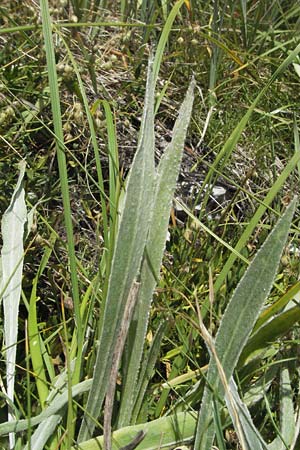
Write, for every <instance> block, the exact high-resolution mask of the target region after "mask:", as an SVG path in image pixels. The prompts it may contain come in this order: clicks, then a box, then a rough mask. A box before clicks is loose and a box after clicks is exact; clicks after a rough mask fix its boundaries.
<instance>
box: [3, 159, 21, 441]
mask: <svg viewBox="0 0 300 450" xmlns="http://www.w3.org/2000/svg"><path fill="white" fill-rule="evenodd" d="M25 166H26V164H25V161H22V162H21V163H20V174H19V179H18V182H17V186H16V188H15V190H14V193H13V195H12V199H11V202H10V205H9V207H8V208H7V210H6V211H5V213H4V215H3V218H2V223H1V229H2V240H3V247H2V251H1V259H2V284H1V291H2V290H4V293H3V308H4V341H5V347H6V352H5V358H6V383H7V395H8V398H9V399H10V400H11V401H12V403H14V386H15V364H16V352H17V335H18V315H19V303H20V297H21V283H22V270H23V255H24V248H23V235H24V225H25V223H26V220H27V210H26V204H25V192H24V189H23V178H24V174H25ZM13 418H14V416H13V414H12V412H11V411H10V410H9V412H8V420H13ZM9 440H10V448H14V444H15V439H14V434H13V433H12V434H10V436H9Z"/></svg>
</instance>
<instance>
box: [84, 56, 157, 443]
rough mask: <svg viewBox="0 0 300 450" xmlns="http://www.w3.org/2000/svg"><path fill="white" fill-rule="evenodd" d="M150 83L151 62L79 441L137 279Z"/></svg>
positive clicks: (148, 165) (149, 184)
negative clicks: (136, 146) (137, 139)
mask: <svg viewBox="0 0 300 450" xmlns="http://www.w3.org/2000/svg"><path fill="white" fill-rule="evenodd" d="M153 111H154V83H153V72H152V62H150V65H149V69H148V79H147V88H146V96H145V108H144V114H143V120H142V127H141V134H140V139H139V144H138V149H137V152H136V154H135V157H134V160H133V163H132V166H131V170H130V173H129V178H128V181H127V185H126V193H125V199H124V207H123V211H122V214H121V218H120V227H119V230H118V235H117V239H116V246H115V252H114V256H113V260H112V267H111V274H110V280H109V286H108V291H107V298H106V300H105V303H104V304H103V306H102V311H101V324H100V330H101V334H100V339H99V347H98V352H97V358H96V364H95V368H94V375H93V384H92V388H91V391H90V395H89V398H88V403H87V412H86V414H85V417H84V420H83V422H82V425H81V429H80V432H79V438H78V439H79V442H82V441H83V440H86V439H87V438H89V437H90V436H91V435H92V433H93V430H94V427H95V425H94V421H93V420H91V416H92V417H94V418H97V417H98V416H99V414H100V412H101V407H102V404H103V400H104V396H105V392H106V388H107V384H108V380H109V375H110V370H111V364H112V354H113V351H114V343H115V342H116V337H117V333H118V329H119V325H120V323H121V319H122V316H123V312H124V306H125V303H126V301H127V298H128V295H129V291H130V288H131V286H132V283H133V281H134V280H135V278H136V277H137V275H138V271H139V267H140V264H141V259H142V256H143V252H144V247H145V243H146V238H147V233H148V227H149V220H150V216H151V210H152V202H153V183H154V112H153Z"/></svg>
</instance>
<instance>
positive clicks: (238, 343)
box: [195, 199, 296, 450]
mask: <svg viewBox="0 0 300 450" xmlns="http://www.w3.org/2000/svg"><path fill="white" fill-rule="evenodd" d="M295 206H296V199H295V200H293V201H292V202H291V204H290V205H289V207H288V208H287V210H286V212H285V214H284V215H283V217H282V218H281V219H280V220H279V221H278V223H277V225H276V227H275V228H274V230H273V231H272V232H271V234H270V235H269V237H268V238H267V240H266V241H265V243H264V244H263V246H262V247H261V249H260V250H259V251H258V252H257V254H256V256H255V258H254V259H253V261H252V263H251V264H250V266H249V268H248V269H247V271H246V273H245V275H244V276H243V278H242V280H241V281H240V283H239V284H238V286H237V288H236V290H235V292H234V294H233V296H232V298H231V300H230V302H229V304H228V306H227V308H226V311H225V313H224V316H223V318H222V320H221V324H220V327H219V330H218V333H217V335H216V342H215V348H216V352H217V355H218V358H219V361H220V364H221V366H222V367H223V370H224V374H225V376H226V379H227V380H229V379H230V378H231V376H232V374H233V371H234V369H235V367H236V364H237V361H238V358H239V356H240V354H241V352H242V350H243V348H244V346H245V344H246V342H247V340H248V338H249V335H250V333H251V331H252V329H253V326H254V324H255V322H256V320H257V317H258V315H259V312H260V310H261V308H262V306H263V303H264V301H265V300H266V298H267V296H268V294H269V292H270V290H271V287H272V285H273V281H274V277H275V275H276V270H277V267H278V264H279V261H280V256H281V253H282V250H283V247H284V245H285V242H286V239H287V236H288V232H289V228H290V224H291V220H292V217H293V214H294V210H295ZM222 392H223V389H222V386H221V382H220V379H219V375H218V369H217V365H216V362H215V360H214V359H211V361H210V364H209V370H208V374H207V385H206V387H205V391H204V394H203V399H202V405H201V409H200V412H199V417H198V423H197V433H196V440H195V449H196V450H204V449H205V450H211V446H212V443H213V439H214V434H215V432H214V425H213V420H212V418H213V413H212V404H213V402H212V400H213V396H214V395H216V396H217V398H220V397H222Z"/></svg>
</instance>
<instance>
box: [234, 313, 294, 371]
mask: <svg viewBox="0 0 300 450" xmlns="http://www.w3.org/2000/svg"><path fill="white" fill-rule="evenodd" d="M299 321H300V308H299V306H295V307H293V308H290V309H288V310H286V311H283V312H282V313H281V314H278V316H276V317H274V318H273V319H272V320H271V321H270V322H268V323H267V324H265V325H264V326H262V327H261V328H259V330H258V331H257V332H256V333H255V334H253V335H252V336H251V338H250V339H249V341H248V342H247V345H246V346H245V348H244V349H243V351H242V353H241V356H240V359H239V366H240V367H241V366H242V365H243V364H244V363H245V362H246V360H247V359H248V358H249V357H250V356H251V355H252V354H253V353H254V352H256V351H257V350H262V349H265V348H267V347H268V346H269V345H270V344H271V343H272V342H274V341H275V340H276V339H278V338H279V337H280V336H282V335H284V334H286V333H287V332H288V331H290V330H291V329H292V327H293V326H294V325H295V323H297V322H299Z"/></svg>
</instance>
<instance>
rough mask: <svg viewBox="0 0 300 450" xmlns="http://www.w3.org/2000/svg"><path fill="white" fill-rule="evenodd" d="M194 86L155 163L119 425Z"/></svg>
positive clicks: (130, 391) (127, 412)
mask: <svg viewBox="0 0 300 450" xmlns="http://www.w3.org/2000/svg"><path fill="white" fill-rule="evenodd" d="M194 86H195V82H194V81H192V82H191V83H190V86H189V89H188V91H187V94H186V97H185V100H184V102H183V104H182V106H181V108H180V111H179V114H178V118H177V120H176V123H175V126H174V134H173V138H172V141H171V142H170V144H169V146H168V147H167V149H166V151H165V154H164V155H163V157H162V159H161V161H160V164H159V166H158V174H157V184H156V191H155V197H154V205H153V212H152V219H151V223H150V226H149V237H148V240H147V244H146V250H147V258H144V260H143V265H142V270H141V287H140V291H139V298H138V302H137V308H136V311H135V322H134V325H133V326H134V333H132V335H133V339H132V341H131V342H130V343H129V347H130V354H129V355H128V356H129V364H128V369H127V374H126V379H125V384H124V388H123V394H122V403H121V408H120V416H119V422H118V426H119V427H122V426H124V425H128V424H129V423H130V417H131V414H132V406H133V403H134V402H135V399H136V395H137V394H138V392H137V391H136V384H135V383H136V379H137V372H138V368H139V366H140V363H141V358H142V352H143V346H144V339H145V335H146V329H147V324H148V316H149V310H150V305H151V300H152V295H153V291H154V288H155V285H156V280H157V278H158V277H159V271H160V266H161V262H162V257H163V253H164V249H165V244H166V237H167V231H168V224H169V215H170V208H171V203H172V197H173V194H174V191H175V187H176V181H177V178H178V174H179V170H180V164H181V157H182V152H183V145H184V140H185V137H186V132H187V128H188V125H189V122H190V117H191V112H192V106H193V99H194V94H193V92H194Z"/></svg>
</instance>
